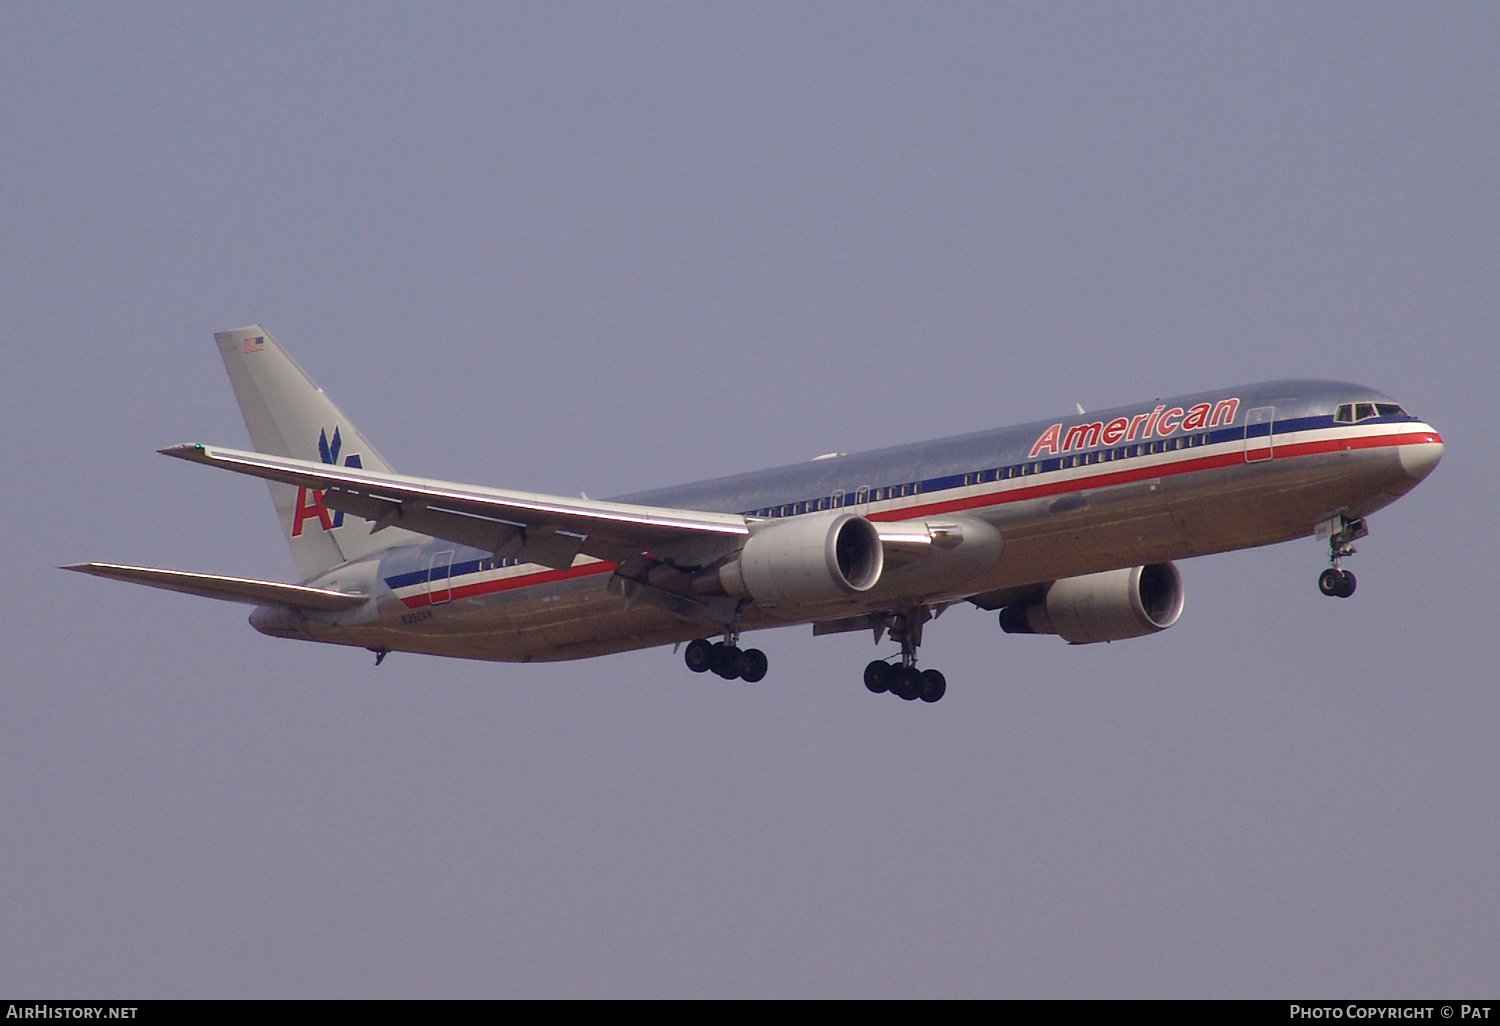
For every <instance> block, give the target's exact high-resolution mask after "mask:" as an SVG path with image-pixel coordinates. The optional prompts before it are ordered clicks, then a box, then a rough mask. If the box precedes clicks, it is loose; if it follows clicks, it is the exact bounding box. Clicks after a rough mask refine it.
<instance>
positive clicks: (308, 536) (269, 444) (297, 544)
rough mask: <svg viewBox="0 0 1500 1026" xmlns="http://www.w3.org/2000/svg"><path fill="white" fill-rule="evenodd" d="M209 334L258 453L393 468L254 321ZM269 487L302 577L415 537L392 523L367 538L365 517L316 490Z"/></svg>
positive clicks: (309, 577)
mask: <svg viewBox="0 0 1500 1026" xmlns="http://www.w3.org/2000/svg"><path fill="white" fill-rule="evenodd" d="M214 341H215V342H217V343H218V345H219V355H220V356H222V357H223V358H224V368H225V370H227V371H228V372H229V382H230V384H231V385H233V386H234V396H235V398H236V399H237V400H239V404H240V413H241V414H243V415H244V417H245V426H246V427H247V428H249V429H250V441H251V444H253V445H254V446H255V449H256V450H257V451H258V452H263V453H269V454H271V455H275V456H291V457H293V458H294V459H299V460H321V461H322V462H324V463H337V464H340V465H342V466H349V467H364V468H365V469H367V470H379V471H385V472H390V471H391V466H390V464H388V463H386V461H385V460H384V459H383V458H382V457H381V455H380V454H379V453H378V452H376V451H375V447H374V446H372V445H371V444H370V442H369V440H368V439H366V438H365V436H364V435H362V434H361V433H360V431H359V429H358V428H356V427H355V426H354V425H353V424H352V423H351V422H350V421H349V418H348V417H346V416H344V414H343V413H342V412H340V410H339V408H338V407H337V406H335V405H334V404H333V402H332V400H330V399H329V398H328V396H326V395H325V394H324V393H323V390H322V389H321V388H319V387H318V386H317V385H315V384H314V383H313V381H312V379H311V378H309V377H308V376H307V374H306V373H305V372H304V371H303V370H302V368H301V367H298V366H297V364H296V362H295V361H293V360H292V358H291V357H290V356H288V355H287V354H286V352H285V351H284V350H283V349H282V348H281V346H280V345H278V344H277V342H276V340H275V339H274V338H272V337H271V336H270V335H269V334H268V333H267V332H266V330H265V329H264V328H262V327H260V325H258V324H256V325H251V326H249V327H246V328H236V329H234V330H233V331H220V332H216V333H215V334H214ZM270 486H271V501H272V502H273V503H274V504H275V506H276V514H277V516H278V517H280V518H281V529H282V531H283V532H284V533H285V536H286V539H287V544H288V545H290V546H291V549H292V559H293V560H295V561H296V564H297V573H298V574H299V575H300V576H301V578H302V579H303V580H310V579H311V578H313V577H316V576H317V575H319V574H321V573H323V572H324V571H325V570H328V569H330V568H331V567H334V566H337V565H338V564H340V563H343V562H345V561H346V560H350V559H357V558H359V557H361V556H365V555H369V554H370V553H373V552H378V551H380V550H381V549H385V548H390V547H391V546H392V545H397V544H402V543H405V542H407V541H408V540H410V539H412V537H413V536H412V535H411V534H410V533H409V532H406V531H401V530H397V529H391V530H388V531H385V532H383V533H382V534H381V535H380V536H379V537H378V538H376V537H372V536H371V534H370V524H369V522H368V521H365V520H360V519H359V518H358V517H354V516H346V515H345V514H343V513H341V512H339V511H337V510H332V509H328V508H327V507H326V506H324V505H323V495H322V493H321V492H318V491H315V490H314V489H311V488H294V487H292V486H291V485H285V484H279V483H277V482H270Z"/></svg>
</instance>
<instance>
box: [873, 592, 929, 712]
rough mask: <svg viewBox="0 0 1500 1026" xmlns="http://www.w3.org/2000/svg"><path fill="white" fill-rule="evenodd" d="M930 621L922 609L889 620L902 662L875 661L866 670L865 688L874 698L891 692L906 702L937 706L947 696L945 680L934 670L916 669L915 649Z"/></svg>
mask: <svg viewBox="0 0 1500 1026" xmlns="http://www.w3.org/2000/svg"><path fill="white" fill-rule="evenodd" d="M930 619H932V613H931V612H930V611H929V610H928V609H927V607H925V606H919V607H918V608H916V609H911V610H907V611H906V612H904V613H897V614H895V615H894V616H892V617H891V618H890V624H889V627H890V632H891V640H892V641H895V642H898V643H899V644H900V645H901V661H900V662H899V663H891V662H888V661H886V660H884V659H876V660H875V661H874V662H872V663H870V664H869V665H868V666H866V667H865V687H866V688H868V689H869V690H870V691H871V692H873V693H874V694H877V695H879V694H884V693H885V692H890V693H891V694H893V695H895V696H896V697H897V698H900V699H902V700H903V701H906V702H914V701H916V700H917V699H919V698H920V699H921V700H922V701H924V702H936V701H938V700H939V699H941V698H942V697H943V695H945V694H947V692H948V680H947V678H946V677H944V676H943V675H942V674H941V673H939V672H938V671H937V670H919V669H917V646H918V645H920V644H921V643H922V625H923V624H924V623H926V622H927V621H928V620H930Z"/></svg>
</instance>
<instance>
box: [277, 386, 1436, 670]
mask: <svg viewBox="0 0 1500 1026" xmlns="http://www.w3.org/2000/svg"><path fill="white" fill-rule="evenodd" d="M1230 399H1232V401H1233V403H1234V408H1233V411H1232V413H1231V415H1230V416H1228V417H1225V418H1223V419H1222V420H1221V422H1219V423H1216V424H1214V425H1212V427H1210V426H1208V425H1207V424H1206V423H1205V424H1201V425H1198V427H1199V429H1198V430H1194V431H1186V430H1180V429H1174V430H1172V431H1170V432H1164V431H1162V430H1159V429H1158V430H1156V431H1155V432H1140V431H1138V430H1136V429H1137V428H1138V427H1146V428H1151V427H1153V426H1154V421H1153V420H1144V418H1143V416H1142V415H1143V414H1146V413H1150V412H1151V411H1153V410H1154V411H1156V412H1157V413H1159V414H1160V413H1162V412H1163V411H1165V413H1166V414H1167V415H1170V414H1171V413H1172V412H1173V411H1176V413H1177V415H1178V416H1177V420H1178V421H1181V420H1182V414H1183V411H1185V410H1192V409H1199V408H1202V407H1203V406H1209V407H1213V406H1214V405H1215V404H1218V405H1220V406H1222V405H1224V404H1225V403H1226V401H1227V400H1230ZM1361 401H1363V402H1370V403H1373V402H1376V401H1379V402H1382V403H1390V400H1389V399H1388V398H1387V397H1385V396H1383V395H1380V394H1379V393H1375V392H1373V391H1371V390H1370V389H1368V388H1364V387H1363V386H1359V385H1352V384H1346V383H1341V382H1322V381H1283V382H1270V383H1265V384H1260V385H1254V386H1246V387H1242V388H1238V389H1223V390H1218V391H1215V392H1211V393H1203V394H1201V395H1193V396H1185V397H1178V398H1174V399H1170V400H1153V401H1152V402H1151V403H1146V404H1140V405H1137V406H1131V407H1122V408H1120V409H1117V410H1109V411H1104V412H1103V413H1091V414H1085V415H1075V416H1073V417H1070V418H1064V419H1062V420H1061V421H1058V422H1056V423H1052V422H1038V423H1035V424H1028V425H1023V426H1020V427H1016V428H1008V429H1002V430H998V431H991V432H983V433H979V434H974V435H966V436H961V437H957V438H950V439H944V440H940V441H936V442H928V443H922V444H918V445H910V446H903V447H899V448H894V449H887V450H881V451H877V452H871V453H865V454H860V455H855V456H843V457H838V458H833V459H820V460H817V461H813V462H810V463H806V464H800V465H797V466H793V467H783V468H778V469H775V470H769V471H762V472H758V473H754V474H744V475H739V476H736V477H730V478H722V479H718V480H714V481H707V482H701V483H698V484H693V485H686V486H681V487H677V488H669V489H662V490H659V491H653V492H647V493H640V494H635V495H629V496H623V497H621V498H620V501H625V502H635V503H643V504H650V505H654V506H664V507H672V508H679V509H693V510H704V511H712V512H728V513H735V512H738V513H744V514H746V515H747V516H748V517H750V518H751V520H752V527H754V526H755V525H757V524H759V525H765V524H770V523H774V522H776V521H777V520H779V519H782V518H784V517H786V516H817V515H826V511H827V510H828V509H840V510H844V511H848V512H852V513H855V514H858V515H862V516H866V517H868V518H869V519H871V520H874V521H882V520H885V521H890V520H926V521H928V522H929V523H932V522H938V521H942V520H944V519H945V518H954V517H964V518H975V519H979V520H983V521H985V522H987V523H989V524H992V525H994V526H995V527H996V528H997V529H998V530H999V532H1000V535H1001V537H1002V538H1003V543H1004V547H1003V552H1002V554H1001V556H1000V558H999V560H998V562H996V563H995V564H994V565H993V566H992V567H990V568H988V569H986V570H984V571H982V572H980V573H977V574H971V575H968V576H960V577H954V578H952V579H942V580H934V579H933V578H932V576H931V575H927V576H925V577H924V576H920V575H919V576H918V577H917V578H912V577H911V576H910V575H907V577H906V579H905V581H903V576H902V575H901V574H900V573H892V574H888V575H887V576H886V577H884V578H882V580H881V582H880V583H879V584H877V585H876V586H875V587H874V588H873V589H872V590H870V591H868V592H864V593H861V594H858V595H850V596H848V597H846V598H844V599H842V600H840V601H838V602H832V603H827V604H825V605H822V606H817V607H805V606H803V607H797V608H795V609H786V608H778V609H774V610H766V609H762V608H760V607H758V606H757V605H755V604H753V603H752V604H750V605H748V606H746V607H744V608H742V609H741V611H740V612H739V615H738V621H737V624H738V627H739V629H741V630H746V631H752V630H756V629H760V628H767V627H774V626H786V625H789V624H797V623H810V622H822V621H832V620H839V619H844V618H849V617H854V616H858V615H861V614H864V613H869V612H881V611H894V610H902V609H909V608H911V607H913V606H916V605H928V606H933V605H939V604H944V603H950V602H955V601H961V600H964V599H968V598H973V597H976V596H981V597H982V596H987V595H998V596H1002V597H1003V596H1007V595H1010V596H1014V597H1020V596H1023V595H1024V594H1026V593H1027V592H1028V591H1029V590H1035V589H1037V588H1040V587H1042V586H1044V585H1045V584H1046V583H1048V582H1051V581H1054V580H1057V579H1060V578H1064V577H1073V576H1078V575H1082V574H1089V573H1095V572H1099V571H1104V570H1112V569H1116V568H1120V567H1128V566H1137V565H1142V564H1146V563H1155V562H1163V561H1166V560H1176V559H1184V558H1188V557H1192V556H1198V555H1205V554H1208V553H1214V552H1224V551H1228V550H1233V549H1242V548H1251V547H1254V546H1260V545H1269V544H1273V543H1276V542H1282V541H1289V540H1292V539H1296V538H1303V537H1307V536H1310V535H1311V534H1312V533H1313V532H1314V529H1315V527H1316V525H1317V524H1318V523H1319V522H1321V521H1324V520H1326V519H1327V518H1329V517H1331V516H1336V515H1343V516H1346V517H1349V518H1351V519H1352V518H1358V517H1364V516H1367V515H1368V514H1370V513H1372V512H1374V511H1375V510H1378V509H1379V508H1381V507H1383V506H1385V505H1387V504H1389V503H1390V502H1393V501H1395V500H1396V499H1397V498H1399V497H1400V496H1401V495H1403V494H1405V493H1406V492H1407V491H1409V490H1410V489H1411V488H1413V487H1415V485H1416V484H1417V483H1418V482H1419V481H1420V480H1421V479H1422V477H1424V476H1425V475H1426V473H1427V472H1428V471H1429V470H1430V469H1431V467H1432V466H1433V465H1434V464H1435V463H1436V462H1437V459H1438V458H1439V457H1440V455H1441V451H1442V442H1441V439H1440V438H1439V436H1438V435H1437V433H1436V432H1435V431H1434V430H1433V429H1432V428H1431V427H1430V426H1428V425H1427V424H1425V423H1422V422H1420V421H1418V420H1416V419H1415V418H1411V417H1408V416H1406V415H1404V414H1403V415H1402V416H1400V417H1379V418H1371V419H1367V420H1365V421H1362V422H1360V423H1336V422H1335V421H1334V419H1333V418H1334V411H1335V409H1337V408H1338V407H1339V406H1340V405H1341V404H1351V403H1355V402H1361ZM1226 412H1229V411H1228V410H1227V409H1226ZM1132 421H1134V422H1135V423H1134V424H1133V425H1132V432H1131V434H1132V437H1131V438H1130V440H1129V441H1126V440H1125V439H1124V438H1123V437H1122V438H1113V439H1112V438H1111V434H1110V429H1109V428H1106V429H1105V431H1104V434H1103V437H1102V438H1101V437H1100V435H1099V433H1098V432H1097V431H1096V432H1093V433H1092V434H1091V433H1089V432H1088V431H1087V430H1084V431H1072V430H1071V429H1073V428H1075V427H1079V428H1084V429H1087V428H1089V427H1091V426H1100V425H1115V424H1123V423H1130V422H1132ZM1049 431H1053V432H1054V433H1053V434H1052V435H1049V434H1048V432H1049ZM1148 433H1149V434H1150V437H1149V438H1148V437H1147V434H1148ZM1068 439H1074V440H1076V441H1077V443H1078V444H1074V445H1069V446H1067V447H1064V446H1063V444H1062V443H1063V442H1064V441H1065V440H1068ZM1106 440H1108V441H1112V442H1113V444H1105V441H1106ZM1090 442H1092V444H1089V443H1090ZM903 492H904V493H905V494H902V493H903ZM505 562H506V561H497V560H494V559H492V558H490V554H489V553H485V552H481V551H478V550H473V549H465V548H463V547H461V546H457V545H455V544H453V543H452V542H446V541H441V540H434V541H430V542H427V543H425V544H421V545H412V546H403V547H401V548H396V549H391V550H388V551H386V552H383V553H381V554H379V555H378V556H376V557H372V558H370V559H367V560H364V561H360V562H356V563H351V564H346V565H344V566H341V567H337V568H335V569H334V570H332V571H330V572H329V573H328V574H325V575H322V576H321V577H320V578H318V579H317V580H316V581H314V582H309V583H315V584H317V585H318V586H320V587H329V588H337V589H341V590H359V591H363V592H365V593H368V594H371V595H372V596H373V598H372V599H371V600H370V601H369V602H367V603H365V605H364V606H362V607H360V608H357V609H355V610H351V611H346V612H342V613H317V612H307V611H302V612H294V611H290V610H284V609H278V608H274V607H262V608H260V609H258V610H257V611H256V613H255V614H254V615H253V616H252V618H251V622H252V623H253V624H254V625H255V626H256V627H257V629H259V630H262V631H264V632H266V633H270V634H274V635H278V636H283V637H296V638H303V639H306V640H314V641H322V642H332V643H336V644H348V645H359V646H364V647H368V648H373V649H377V650H382V649H383V650H394V651H409V652H420V653H427V654H433V655H448V656H456V657H462V658H472V659H491V660H504V661H532V660H560V659H576V658H584V657H588V656H595V655H603V654H606V653H610V652H618V651H624V650H629V649H636V648H645V647H650V646H655V645H663V644H671V643H674V642H679V641H685V640H689V639H692V638H696V637H703V636H706V635H712V634H715V633H718V630H719V629H720V628H718V627H717V626H715V625H714V624H713V623H711V622H708V621H706V620H704V619H702V618H694V617H691V616H684V615H682V614H681V611H680V610H679V611H678V612H673V611H671V610H669V609H668V608H664V607H663V606H662V605H660V604H653V603H649V602H641V601H633V600H632V595H631V590H630V589H629V588H625V587H622V586H621V582H620V580H619V578H618V577H617V575H616V570H617V567H616V566H615V565H614V564H611V563H608V562H603V561H599V560H595V559H590V558H588V557H579V559H578V560H577V561H576V562H575V564H574V566H573V567H572V568H571V569H569V570H549V569H548V568H546V567H541V566H536V565H531V564H519V565H509V566H507V565H503V564H504V563H505ZM913 580H915V581H916V583H915V584H913V583H912V582H913ZM1007 600H1008V599H1007Z"/></svg>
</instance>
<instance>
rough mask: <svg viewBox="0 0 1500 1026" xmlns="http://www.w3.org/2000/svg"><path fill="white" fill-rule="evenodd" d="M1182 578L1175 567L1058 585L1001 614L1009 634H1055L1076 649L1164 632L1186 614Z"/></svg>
mask: <svg viewBox="0 0 1500 1026" xmlns="http://www.w3.org/2000/svg"><path fill="white" fill-rule="evenodd" d="M1182 604H1183V591H1182V575H1181V574H1180V573H1178V572H1177V567H1175V566H1174V565H1172V564H1171V563H1152V564H1150V565H1148V566H1137V567H1128V568H1126V569H1124V570H1106V571H1105V572H1104V573H1099V574H1086V575H1084V576H1083V577H1064V578H1063V579H1062V580H1060V581H1054V582H1053V583H1052V585H1051V586H1050V587H1049V588H1048V589H1047V591H1046V594H1044V595H1042V596H1041V597H1039V598H1035V599H1032V600H1031V601H1029V602H1022V603H1017V604H1016V605H1011V606H1006V607H1005V608H1004V609H1002V610H1001V611H1000V627H1001V629H1002V630H1004V631H1005V632H1006V633H1007V634H1056V635H1058V636H1059V637H1061V638H1062V639H1063V640H1064V641H1067V642H1068V643H1070V644H1073V645H1089V644H1093V643H1094V642H1097V641H1124V640H1125V639H1126V638H1140V637H1145V636H1146V635H1147V634H1155V633H1156V632H1157V631H1164V630H1166V629H1167V628H1168V627H1170V626H1172V625H1173V624H1174V623H1176V622H1177V618H1178V617H1179V616H1181V615H1182Z"/></svg>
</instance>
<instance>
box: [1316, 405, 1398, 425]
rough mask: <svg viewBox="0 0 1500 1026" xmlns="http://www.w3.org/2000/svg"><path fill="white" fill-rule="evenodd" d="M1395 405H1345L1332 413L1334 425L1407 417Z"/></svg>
mask: <svg viewBox="0 0 1500 1026" xmlns="http://www.w3.org/2000/svg"><path fill="white" fill-rule="evenodd" d="M1408 416H1410V414H1409V413H1407V412H1406V411H1405V410H1403V409H1402V408H1401V407H1399V406H1397V405H1396V404H1395V403H1345V404H1344V405H1342V406H1340V407H1339V408H1338V409H1337V410H1335V411H1334V413H1333V422H1334V423H1335V424H1353V423H1355V422H1356V421H1361V420H1369V419H1370V418H1371V417H1408Z"/></svg>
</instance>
